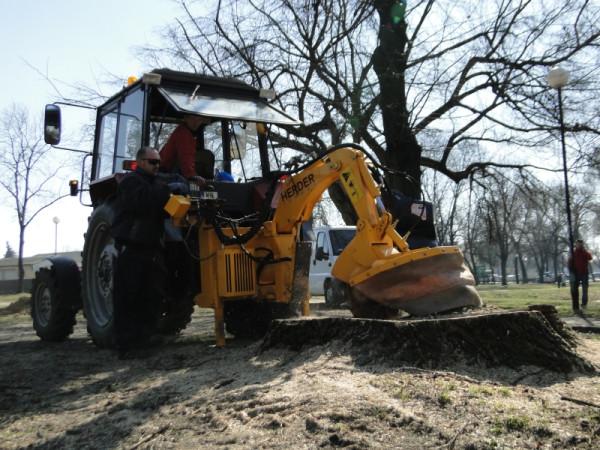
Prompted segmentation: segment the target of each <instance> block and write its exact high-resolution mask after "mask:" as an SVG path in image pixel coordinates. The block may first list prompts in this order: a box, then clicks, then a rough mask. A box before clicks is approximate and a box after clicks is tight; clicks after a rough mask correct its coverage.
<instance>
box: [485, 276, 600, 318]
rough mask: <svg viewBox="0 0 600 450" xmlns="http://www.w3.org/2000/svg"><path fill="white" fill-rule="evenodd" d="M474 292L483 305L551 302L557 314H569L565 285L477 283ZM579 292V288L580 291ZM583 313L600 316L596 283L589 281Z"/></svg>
mask: <svg viewBox="0 0 600 450" xmlns="http://www.w3.org/2000/svg"><path fill="white" fill-rule="evenodd" d="M477 291H478V292H479V295H480V296H481V299H482V300H483V302H484V303H485V304H487V305H493V306H497V307H499V308H502V309H527V306H528V305H536V304H547V305H554V306H555V307H556V309H557V310H558V314H559V315H560V316H563V317H564V316H572V315H573V311H572V310H571V294H570V291H569V287H568V286H567V287H561V288H558V287H556V285H555V284H509V285H508V286H500V285H479V286H477ZM579 295H581V289H580V294H579ZM586 315H587V316H589V317H595V318H600V283H593V282H590V287H589V291H588V309H587V311H586Z"/></svg>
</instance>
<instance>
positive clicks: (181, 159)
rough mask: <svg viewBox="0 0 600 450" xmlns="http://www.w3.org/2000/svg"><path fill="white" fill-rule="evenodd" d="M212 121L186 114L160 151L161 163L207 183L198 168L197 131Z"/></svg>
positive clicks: (167, 168)
mask: <svg viewBox="0 0 600 450" xmlns="http://www.w3.org/2000/svg"><path fill="white" fill-rule="evenodd" d="M209 123H210V119H208V118H206V117H201V116H192V115H186V116H184V117H183V123H181V124H180V125H179V126H177V128H175V131H173V133H172V134H171V136H170V137H169V140H168V141H167V143H166V144H165V145H164V147H163V148H162V150H161V151H160V165H161V168H162V169H165V170H166V171H169V172H175V171H177V172H180V173H181V175H183V176H184V177H186V178H191V179H193V181H195V182H197V183H198V184H199V185H200V186H202V185H204V184H205V180H204V178H202V177H200V176H199V175H198V172H197V170H196V157H195V156H196V144H197V142H196V132H197V131H198V129H199V128H200V127H201V126H202V125H206V124H209Z"/></svg>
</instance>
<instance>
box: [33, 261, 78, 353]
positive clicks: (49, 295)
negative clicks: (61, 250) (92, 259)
mask: <svg viewBox="0 0 600 450" xmlns="http://www.w3.org/2000/svg"><path fill="white" fill-rule="evenodd" d="M51 264H52V265H51V266H50V267H49V268H42V269H40V270H38V271H37V273H36V274H35V279H34V280H33V287H32V290H31V318H32V320H33V328H34V329H35V332H36V334H37V335H38V336H39V337H40V338H41V339H42V340H44V341H52V342H58V341H63V340H65V339H66V338H67V337H68V336H69V335H70V334H71V333H73V326H74V325H75V315H76V314H77V310H78V307H79V304H80V300H79V269H78V268H77V265H76V264H75V262H74V261H71V260H67V259H64V258H61V261H59V262H57V264H60V267H57V265H56V264H54V263H51Z"/></svg>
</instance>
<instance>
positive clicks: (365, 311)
mask: <svg viewBox="0 0 600 450" xmlns="http://www.w3.org/2000/svg"><path fill="white" fill-rule="evenodd" d="M348 298H349V301H350V311H352V315H353V316H354V317H357V318H360V319H392V318H394V317H396V316H397V315H398V309H396V308H390V307H388V306H384V305H382V304H380V303H377V302H376V301H374V300H371V299H370V298H368V297H365V296H364V295H362V294H361V293H360V292H358V291H357V290H356V289H352V288H349V289H348Z"/></svg>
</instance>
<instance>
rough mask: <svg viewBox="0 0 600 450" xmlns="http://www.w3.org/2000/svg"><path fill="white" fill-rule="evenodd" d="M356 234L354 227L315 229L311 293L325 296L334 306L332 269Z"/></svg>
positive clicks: (311, 259)
mask: <svg viewBox="0 0 600 450" xmlns="http://www.w3.org/2000/svg"><path fill="white" fill-rule="evenodd" d="M355 234H356V227H354V226H339V227H317V228H315V229H314V239H315V240H314V241H313V246H312V253H311V257H310V275H309V282H310V293H311V295H324V296H325V303H327V304H328V305H334V304H337V303H339V302H338V301H336V300H335V294H334V288H335V283H333V282H332V278H331V268H332V267H333V264H334V263H335V260H336V259H337V257H338V256H339V254H340V253H342V251H343V250H344V248H346V245H348V244H349V243H350V241H351V240H352V238H354V235H355Z"/></svg>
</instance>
